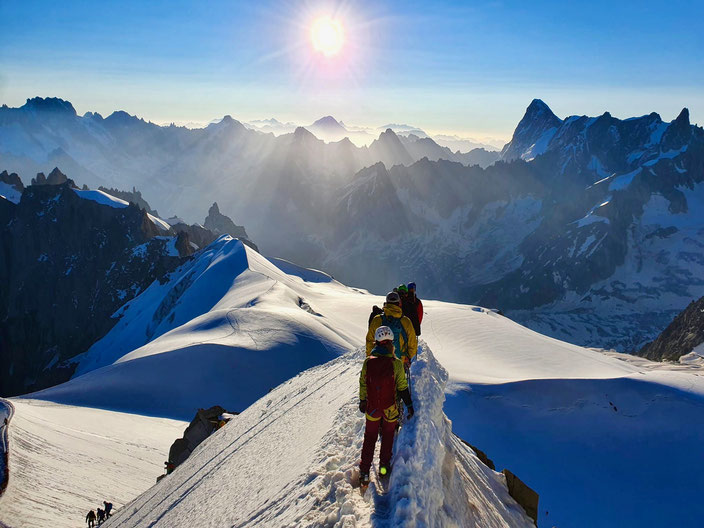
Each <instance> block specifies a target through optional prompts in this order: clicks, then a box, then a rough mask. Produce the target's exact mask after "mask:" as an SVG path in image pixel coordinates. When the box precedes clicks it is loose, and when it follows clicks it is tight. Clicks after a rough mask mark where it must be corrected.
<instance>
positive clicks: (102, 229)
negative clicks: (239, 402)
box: [0, 171, 193, 396]
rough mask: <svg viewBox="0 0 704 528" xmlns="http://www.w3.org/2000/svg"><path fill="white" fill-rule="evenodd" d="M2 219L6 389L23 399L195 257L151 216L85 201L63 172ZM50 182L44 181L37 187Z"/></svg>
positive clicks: (65, 373) (2, 375) (1, 353)
mask: <svg viewBox="0 0 704 528" xmlns="http://www.w3.org/2000/svg"><path fill="white" fill-rule="evenodd" d="M56 172H57V173H56V174H54V175H53V176H52V175H51V174H50V177H49V178H46V179H45V184H38V185H31V186H29V187H27V188H26V189H25V190H24V193H23V195H22V200H21V201H20V202H19V204H17V205H14V204H12V203H10V202H7V201H5V200H3V201H2V202H5V205H7V207H0V215H2V216H4V217H5V219H6V220H7V221H5V222H2V224H1V225H0V284H2V285H3V287H2V288H0V342H1V343H2V347H0V387H2V394H3V395H4V396H9V395H16V394H22V393H25V392H28V391H30V390H33V389H39V388H43V387H47V386H50V385H53V384H56V383H59V382H63V381H65V380H67V379H68V378H69V377H70V376H71V374H72V373H73V370H74V368H75V367H74V366H73V365H72V364H71V361H70V359H71V358H72V357H73V356H75V355H77V354H79V353H82V352H84V351H85V350H87V349H88V348H89V347H90V345H92V344H93V343H94V342H95V341H96V340H97V339H98V338H100V337H102V336H103V335H105V333H107V331H108V330H109V329H110V328H111V327H112V326H113V325H114V324H115V323H116V319H113V318H112V317H111V316H112V314H113V313H115V311H116V310H117V309H118V308H119V307H120V306H122V305H123V304H125V303H126V302H127V301H129V300H130V299H132V298H133V297H135V296H136V295H137V294H138V293H140V292H141V291H143V290H144V289H145V288H146V287H147V286H148V285H149V284H150V283H151V282H152V281H154V280H159V279H161V278H163V277H164V276H165V275H166V274H167V273H168V272H170V271H172V270H173V269H175V268H176V267H177V266H178V265H179V264H180V263H182V262H183V261H184V258H186V257H187V256H188V255H189V254H190V253H192V252H193V249H192V248H191V246H190V242H189V241H188V238H187V234H185V233H184V234H181V235H180V237H179V238H177V239H174V238H173V237H171V236H164V232H163V231H160V230H159V229H158V228H157V227H156V226H155V224H154V223H153V222H152V220H150V218H149V217H148V216H147V213H146V211H144V210H143V209H141V208H140V207H138V206H137V205H134V204H131V205H129V206H128V207H123V208H117V207H111V206H108V205H103V204H101V203H98V202H95V201H92V200H90V199H85V198H82V197H80V196H79V194H78V193H79V192H81V191H77V190H76V189H75V188H74V186H73V183H72V182H71V180H70V179H66V181H65V182H64V183H59V184H49V181H53V182H55V181H59V180H60V179H62V178H61V175H60V174H59V171H56ZM38 180H39V181H42V179H41V178H38Z"/></svg>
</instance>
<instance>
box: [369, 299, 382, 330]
mask: <svg viewBox="0 0 704 528" xmlns="http://www.w3.org/2000/svg"><path fill="white" fill-rule="evenodd" d="M383 313H384V310H382V309H381V308H379V307H378V306H377V305H376V304H375V305H374V307H373V308H372V313H370V314H369V322H368V323H367V326H371V324H372V321H373V320H374V318H375V317H376V316H377V315H381V314H383Z"/></svg>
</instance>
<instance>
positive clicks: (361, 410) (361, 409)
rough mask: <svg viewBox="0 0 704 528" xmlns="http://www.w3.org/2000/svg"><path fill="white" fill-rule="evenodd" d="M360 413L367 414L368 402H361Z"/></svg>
mask: <svg viewBox="0 0 704 528" xmlns="http://www.w3.org/2000/svg"><path fill="white" fill-rule="evenodd" d="M359 412H361V413H365V412H367V400H359Z"/></svg>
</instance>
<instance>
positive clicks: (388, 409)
mask: <svg viewBox="0 0 704 528" xmlns="http://www.w3.org/2000/svg"><path fill="white" fill-rule="evenodd" d="M374 342H375V346H374V348H373V349H372V351H371V354H370V356H369V357H368V358H367V359H365V360H364V365H363V366H362V372H361V373H360V375H359V410H360V412H363V413H365V416H366V418H367V421H366V426H365V429H364V444H363V446H362V461H361V463H360V464H359V472H360V484H361V486H362V487H365V486H368V485H369V470H370V468H371V465H372V458H373V457H374V447H375V446H376V441H377V438H378V436H379V433H380V432H381V452H380V454H379V475H380V476H381V477H386V476H388V475H389V473H390V472H391V453H392V451H393V447H394V434H395V432H396V422H397V421H398V417H399V405H398V404H397V398H396V395H397V393H398V394H399V395H400V397H401V399H403V402H404V403H405V405H406V409H407V411H408V416H407V418H408V419H409V420H410V419H411V418H412V417H413V401H412V400H411V393H410V391H409V390H408V383H407V381H406V373H405V371H404V368H403V363H402V362H401V361H400V360H399V359H397V358H396V357H395V356H394V333H393V331H392V330H391V328H389V327H388V326H380V327H379V328H377V329H376V331H375V332H374Z"/></svg>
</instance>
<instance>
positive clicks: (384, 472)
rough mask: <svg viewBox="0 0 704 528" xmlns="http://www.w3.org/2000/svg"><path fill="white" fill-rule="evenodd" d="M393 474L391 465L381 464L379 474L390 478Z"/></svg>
mask: <svg viewBox="0 0 704 528" xmlns="http://www.w3.org/2000/svg"><path fill="white" fill-rule="evenodd" d="M389 475H391V466H383V465H382V466H379V476H380V477H381V478H389Z"/></svg>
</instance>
